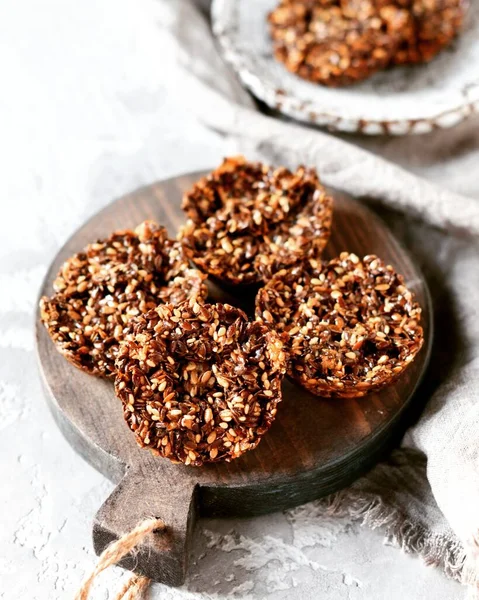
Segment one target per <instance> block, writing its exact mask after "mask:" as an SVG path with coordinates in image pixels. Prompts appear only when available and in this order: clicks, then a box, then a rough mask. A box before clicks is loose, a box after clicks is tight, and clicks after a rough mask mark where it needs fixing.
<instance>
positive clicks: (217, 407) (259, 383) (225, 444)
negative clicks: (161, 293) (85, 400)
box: [115, 302, 286, 466]
mask: <svg viewBox="0 0 479 600" xmlns="http://www.w3.org/2000/svg"><path fill="white" fill-rule="evenodd" d="M116 366H117V369H118V371H117V376H116V380H115V390H116V394H117V396H118V397H119V398H120V399H121V401H122V403H123V408H124V415H125V420H126V422H127V423H128V425H129V427H130V428H131V429H132V431H134V433H135V434H136V438H137V441H138V443H139V445H140V446H142V447H147V448H149V449H150V450H152V452H153V453H154V454H157V455H161V456H164V457H166V458H169V459H170V460H172V461H174V462H183V463H185V464H187V465H195V466H200V465H202V464H203V463H207V462H217V461H222V460H224V461H230V460H232V459H234V458H238V457H239V456H241V455H242V454H243V453H244V452H246V451H248V450H252V449H254V448H256V446H257V445H258V444H259V442H260V440H261V437H262V436H263V435H264V434H265V433H266V432H267V431H268V429H269V428H270V426H271V423H272V422H273V420H274V418H275V416H276V409H277V405H278V403H279V402H280V401H281V382H282V379H283V376H284V373H285V371H286V358H285V354H284V351H283V344H282V341H281V340H280V337H279V336H278V335H277V334H276V333H275V332H272V331H270V330H269V328H268V327H266V326H265V325H263V324H262V323H258V322H249V321H248V319H247V317H246V315H245V314H244V312H243V311H241V310H239V309H237V308H234V307H233V306H229V305H227V304H204V305H199V304H198V303H194V302H189V303H185V304H183V305H181V306H177V307H174V306H172V305H169V304H166V305H162V306H159V307H158V308H156V309H155V310H151V311H149V312H148V313H146V314H145V315H142V316H141V317H140V318H138V319H136V320H135V322H133V323H132V326H131V327H130V329H129V331H128V332H127V334H126V336H125V341H124V342H123V343H122V344H121V349H120V353H119V356H118V359H117V362H116Z"/></svg>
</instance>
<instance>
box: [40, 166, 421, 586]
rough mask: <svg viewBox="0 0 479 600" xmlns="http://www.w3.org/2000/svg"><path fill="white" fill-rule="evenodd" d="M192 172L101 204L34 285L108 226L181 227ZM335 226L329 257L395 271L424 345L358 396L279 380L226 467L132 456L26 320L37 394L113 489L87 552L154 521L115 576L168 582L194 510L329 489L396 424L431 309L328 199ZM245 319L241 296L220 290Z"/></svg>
mask: <svg viewBox="0 0 479 600" xmlns="http://www.w3.org/2000/svg"><path fill="white" fill-rule="evenodd" d="M199 176H200V174H199V173H195V174H191V175H185V176H182V177H177V178H174V179H170V180H167V181H163V182H160V183H157V184H155V185H152V186H149V187H145V188H142V189H140V190H138V191H136V192H134V193H132V194H130V195H128V196H125V197H123V198H120V199H119V200H117V201H115V202H113V203H112V204H111V205H109V206H108V207H107V208H105V209H104V210H103V211H101V212H100V213H99V214H97V215H96V216H95V217H93V218H92V219H91V220H90V221H89V222H88V223H86V224H85V225H84V226H83V227H82V228H81V229H79V230H78V231H77V232H76V233H75V234H74V235H73V236H72V237H71V238H70V240H69V241H68V242H67V243H66V245H65V246H64V247H63V248H62V249H61V251H60V252H59V253H58V255H57V257H56V258H55V260H54V262H53V264H52V266H51V268H50V270H49V272H48V274H47V276H46V279H45V282H44V284H43V287H42V290H41V293H42V294H50V293H51V286H52V281H53V279H54V277H55V275H56V273H57V272H58V270H59V267H60V265H61V264H62V262H63V261H64V260H65V259H66V258H67V257H68V256H70V255H71V254H73V253H75V252H78V251H79V250H80V249H81V248H83V247H84V246H85V245H86V244H87V243H89V242H91V241H94V240H96V239H98V238H101V237H105V236H107V235H109V234H110V232H112V231H113V230H115V229H118V228H121V229H123V228H127V227H134V226H136V225H137V224H138V223H139V222H141V221H142V220H144V219H147V218H149V219H155V220H156V221H158V222H160V223H162V224H164V225H166V226H167V227H168V229H169V230H170V233H171V235H174V234H175V232H176V230H177V228H178V225H179V224H180V223H181V222H182V221H183V215H182V213H181V210H180V200H181V195H182V192H183V191H184V190H185V189H186V188H188V187H189V186H190V185H191V183H192V182H193V181H194V180H196V179H197V178H198V177H199ZM333 194H334V197H335V218H334V226H333V233H332V237H331V240H330V242H329V244H328V247H327V249H326V254H327V256H329V257H332V256H335V255H337V254H338V253H339V252H341V251H343V250H348V251H351V252H355V253H356V254H358V255H360V256H364V255H365V254H378V255H379V256H380V257H382V258H383V259H384V260H386V261H387V262H389V263H391V264H392V265H393V266H394V267H395V268H396V269H397V270H398V271H400V272H401V273H403V274H404V276H405V278H406V281H407V284H408V286H409V287H410V288H411V289H413V290H414V291H415V293H416V295H417V298H418V300H419V302H420V304H421V305H422V307H423V309H424V312H423V325H424V329H425V335H426V341H427V343H426V344H425V346H424V348H423V350H422V351H421V353H420V354H419V356H418V357H417V359H416V361H415V362H414V363H413V364H412V366H411V367H410V368H409V370H408V371H406V373H405V374H404V375H403V376H402V377H401V378H400V379H399V381H398V382H397V383H396V384H395V385H393V386H391V387H389V388H387V389H385V390H383V391H381V392H379V393H375V394H371V395H369V396H367V397H365V398H362V399H359V400H325V399H319V398H316V397H314V396H312V395H311V394H309V393H308V392H307V391H305V390H303V389H301V388H299V387H297V386H295V385H293V384H292V383H290V382H288V381H286V382H285V384H284V401H283V403H282V405H281V406H280V410H279V411H278V417H277V419H276V421H275V423H274V424H273V427H272V429H271V431H270V432H269V433H268V435H267V436H265V438H264V439H263V441H262V442H261V444H260V445H259V447H258V448H257V449H256V450H255V451H253V452H249V453H247V454H245V455H244V456H242V457H241V458H240V459H238V460H235V461H233V462H232V463H230V464H227V463H224V464H218V465H209V466H206V467H202V468H194V467H185V466H183V465H173V464H172V463H170V462H169V461H167V460H165V459H161V458H154V457H153V456H152V455H151V454H150V453H149V452H147V451H145V450H141V449H140V448H138V446H137V445H136V443H135V439H134V436H133V435H132V434H131V432H130V431H129V429H128V427H127V426H126V424H125V423H124V421H123V417H122V409H121V404H120V402H119V401H118V400H117V399H116V398H115V396H114V393H113V387H112V384H111V383H110V382H106V381H102V380H100V379H96V378H94V377H91V376H89V375H87V374H85V373H83V372H81V371H79V370H77V369H76V368H75V367H73V366H72V365H70V364H69V363H68V362H67V361H66V360H64V359H63V358H62V357H61V355H60V354H59V353H58V352H57V351H56V350H55V347H54V345H53V344H52V342H51V341H50V339H49V337H48V335H47V333H46V331H45V329H44V328H43V326H41V324H40V323H39V322H38V320H37V351H38V359H39V364H40V371H41V375H42V380H43V383H44V387H45V391H46V396H47V398H48V401H49V404H50V408H51V410H52V412H53V415H54V417H55V419H56V421H57V423H58V425H59V427H60V428H61V430H62V432H63V433H64V435H65V437H66V438H67V439H68V440H69V442H70V443H71V444H72V445H73V446H74V447H75V448H76V450H77V451H78V452H79V453H80V454H82V455H83V456H84V457H85V459H86V460H88V462H90V463H91V464H92V465H93V466H95V467H96V468H97V469H99V470H100V471H101V472H102V473H103V474H104V475H106V476H107V477H109V478H110V479H111V480H113V481H114V482H117V483H119V485H118V487H117V488H116V490H115V491H114V493H113V494H112V496H110V498H108V499H107V500H106V502H105V504H104V505H103V506H102V507H101V509H100V511H99V512H98V514H97V517H96V519H95V523H94V528H93V530H94V546H95V550H96V551H97V552H100V551H101V550H102V549H103V548H104V547H105V546H106V545H107V544H108V543H109V542H110V541H111V540H113V539H115V538H117V537H118V536H119V535H121V534H123V533H125V532H127V531H128V530H129V529H131V528H132V527H134V526H135V525H136V524H137V522H138V521H140V520H142V519H143V518H145V517H150V516H154V517H160V518H162V519H163V520H164V521H165V522H166V523H167V525H168V530H167V532H166V533H157V534H151V535H150V538H149V539H148V540H147V542H145V544H144V545H143V547H142V548H141V549H140V553H139V554H138V555H137V556H136V557H135V558H132V557H130V558H127V559H126V560H125V561H123V563H122V564H123V565H124V566H125V567H126V568H130V569H134V570H136V571H138V572H141V573H144V574H146V575H148V576H149V577H151V578H153V579H154V580H155V581H163V582H166V583H169V584H170V585H179V584H180V583H181V582H182V581H183V580H184V576H185V569H186V557H187V555H188V552H187V547H188V541H189V538H190V531H191V528H192V527H193V523H194V519H195V516H196V513H197V511H199V512H200V514H205V515H206V514H207V515H253V514H259V513H265V512H272V511H276V510H281V509H284V508H287V507H290V506H294V505H298V504H302V503H304V502H307V501H309V500H312V499H314V498H318V497H320V496H322V495H326V494H328V493H331V492H333V491H335V490H337V489H339V488H341V487H344V486H345V485H347V484H349V483H350V482H352V481H353V480H354V479H355V478H357V477H358V476H359V475H360V474H362V473H363V472H364V471H365V470H367V469H368V468H369V467H370V466H371V465H372V464H374V462H375V461H376V460H377V459H378V458H379V457H380V455H381V453H383V452H384V449H385V448H386V447H387V445H388V444H389V443H390V440H391V439H392V437H393V436H394V435H395V434H397V433H398V431H399V430H400V429H401V428H402V427H404V424H403V422H402V420H401V416H402V414H403V412H404V410H405V408H406V406H407V405H408V403H409V402H410V400H411V398H412V396H413V394H414V391H415V389H416V388H417V386H418V383H419V381H420V379H421V377H422V374H423V372H424V370H425V367H426V364H427V360H428V356H429V349H430V342H431V338H432V330H431V305H430V299H429V294H428V291H427V287H426V284H425V282H424V280H423V278H422V276H421V274H420V273H419V272H418V270H417V269H416V268H415V266H414V264H413V263H412V261H411V260H410V258H409V257H408V256H407V254H406V253H405V251H404V250H403V249H402V248H401V247H400V246H399V245H398V243H397V242H396V241H395V239H394V238H393V237H392V235H391V233H390V232H389V231H388V230H387V229H386V227H385V226H384V225H383V223H382V222H381V221H380V220H379V219H378V218H377V217H376V216H375V215H374V214H373V213H371V212H370V211H369V210H368V209H366V207H365V206H364V205H362V204H361V203H359V202H357V201H355V200H353V199H351V198H349V197H347V196H345V195H344V194H340V193H338V192H334V191H333ZM211 291H212V295H213V297H214V298H216V299H220V298H226V299H229V300H230V301H231V302H233V303H236V304H238V303H240V304H241V305H243V306H244V307H246V309H247V310H249V311H251V309H252V306H253V297H254V294H253V291H254V290H251V289H250V290H248V291H244V292H239V291H237V290H233V291H232V290H229V291H228V292H226V293H225V292H224V291H221V290H220V289H219V288H218V286H214V285H213V286H212V287H211Z"/></svg>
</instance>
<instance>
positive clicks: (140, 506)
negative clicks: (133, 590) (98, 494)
mask: <svg viewBox="0 0 479 600" xmlns="http://www.w3.org/2000/svg"><path fill="white" fill-rule="evenodd" d="M174 482H175V479H174V478H170V477H166V478H163V477H161V478H160V477H159V478H155V477H152V476H151V472H150V473H149V474H148V476H145V473H143V472H141V471H130V470H129V471H127V473H126V475H125V477H124V478H123V479H122V481H121V482H120V483H119V485H118V486H117V487H116V488H115V490H114V491H113V493H112V494H111V496H110V497H109V498H108V499H107V500H106V501H105V503H104V504H103V506H102V507H101V508H100V510H99V511H98V513H97V515H96V517H95V521H94V524H93V545H94V548H95V552H96V553H97V554H101V552H102V551H103V550H104V549H105V548H106V546H108V544H110V543H111V542H113V541H115V540H117V539H118V538H119V537H121V536H122V535H124V534H125V533H128V532H129V531H131V530H132V529H133V528H134V527H135V526H136V525H138V523H140V522H141V521H143V520H144V519H148V518H151V517H154V518H160V519H162V520H163V522H164V523H165V525H166V528H165V529H164V530H161V531H158V532H153V533H151V534H148V536H147V537H146V539H145V541H144V542H142V543H141V544H140V545H139V547H138V548H137V549H136V550H135V552H134V553H132V554H129V555H128V556H126V557H125V558H124V559H122V560H121V561H120V562H119V563H118V564H119V566H121V567H123V568H124V569H128V570H130V571H134V572H135V573H139V574H141V575H145V576H146V577H149V578H150V579H152V580H153V581H156V582H160V583H166V584H168V585H171V586H179V585H182V584H183V583H184V580H185V575H186V566H187V564H186V563H187V558H188V549H189V541H190V538H191V533H192V531H193V526H194V522H195V517H196V486H195V485H194V483H193V482H189V481H181V485H175V483H174Z"/></svg>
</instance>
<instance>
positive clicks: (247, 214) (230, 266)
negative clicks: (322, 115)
mask: <svg viewBox="0 0 479 600" xmlns="http://www.w3.org/2000/svg"><path fill="white" fill-rule="evenodd" d="M332 204H333V202H332V198H331V197H330V196H329V195H328V194H327V192H326V190H325V189H324V187H323V186H322V185H321V183H320V181H319V178H318V176H317V174H316V171H315V170H314V169H307V168H305V167H299V168H298V169H297V170H296V171H295V172H292V171H289V170H288V169H286V168H284V167H279V168H274V167H270V166H267V165H264V164H262V163H259V162H255V163H251V162H247V161H246V160H245V158H244V157H242V156H239V157H234V158H228V159H225V161H224V162H223V164H222V165H221V166H220V167H218V168H217V169H216V170H214V171H213V172H212V173H210V174H209V175H207V176H206V177H203V178H202V179H201V180H200V181H198V183H196V184H195V185H194V186H193V188H192V189H191V190H190V191H189V192H188V193H187V194H185V196H184V200H183V210H184V211H185V213H186V215H187V216H188V217H189V219H188V221H187V223H186V224H185V225H184V226H183V228H182V229H181V230H180V234H179V239H180V240H181V241H182V242H183V243H184V244H185V246H186V247H187V248H188V250H189V251H190V254H191V259H192V260H193V262H194V263H195V264H196V265H197V266H198V267H199V268H200V269H202V270H203V271H205V272H206V273H208V274H210V275H212V276H214V277H215V278H217V279H218V280H219V281H221V282H224V283H228V284H233V285H236V284H252V283H257V282H259V281H262V280H265V279H267V278H268V277H270V276H271V274H272V273H273V272H274V271H276V270H278V269H279V268H282V267H284V266H288V265H291V264H294V263H295V262H297V261H298V260H300V259H304V258H306V257H308V256H316V255H318V254H319V253H320V252H321V251H322V250H323V248H324V246H325V245H326V243H327V241H328V238H329V234H330V229H331V221H332Z"/></svg>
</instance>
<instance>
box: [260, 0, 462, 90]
mask: <svg viewBox="0 0 479 600" xmlns="http://www.w3.org/2000/svg"><path fill="white" fill-rule="evenodd" d="M465 11H466V0H280V2H279V5H278V6H277V7H276V8H275V9H274V10H273V11H272V12H271V13H270V14H269V16H268V20H269V25H270V32H271V36H272V39H273V43H274V53H275V56H276V58H277V59H278V60H279V61H281V62H282V63H284V65H285V66H286V68H287V69H288V70H290V71H292V72H293V73H296V74H297V75H299V76H300V77H303V78H304V79H309V80H310V81H314V82H318V83H321V84H323V85H327V86H334V87H336V86H342V85H349V84H352V83H355V82H357V81H361V80H363V79H366V78H367V77H369V76H371V75H373V74H374V73H375V72H376V71H378V70H380V69H384V68H386V67H387V66H389V65H395V64H416V63H421V62H428V61H430V60H431V59H432V58H433V57H434V56H435V55H436V54H437V53H438V52H440V51H441V50H442V49H443V48H445V47H446V46H448V45H449V44H450V43H451V41H452V40H453V39H454V38H455V37H456V35H457V34H458V32H459V31H460V29H461V26H462V24H463V20H464V15H465Z"/></svg>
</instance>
